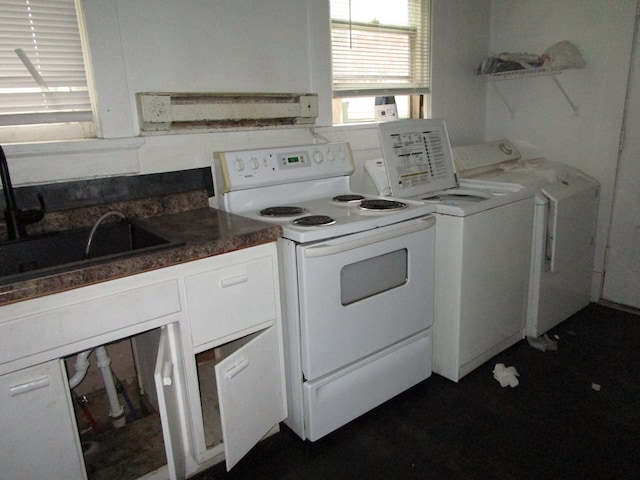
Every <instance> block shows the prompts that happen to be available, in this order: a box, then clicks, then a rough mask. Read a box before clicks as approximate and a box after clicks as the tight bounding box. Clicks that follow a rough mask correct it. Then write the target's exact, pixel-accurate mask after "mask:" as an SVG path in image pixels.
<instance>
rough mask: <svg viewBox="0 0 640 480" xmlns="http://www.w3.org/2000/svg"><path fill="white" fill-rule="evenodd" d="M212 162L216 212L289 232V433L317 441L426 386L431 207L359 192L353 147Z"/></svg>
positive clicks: (283, 260)
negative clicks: (416, 387)
mask: <svg viewBox="0 0 640 480" xmlns="http://www.w3.org/2000/svg"><path fill="white" fill-rule="evenodd" d="M216 160H217V162H216V175H215V177H216V186H217V188H216V192H217V194H218V195H219V197H220V198H219V208H221V209H224V210H227V211H230V212H232V213H235V214H239V215H243V216H246V217H250V218H253V219H256V220H261V221H264V222H276V223H278V224H279V225H281V226H282V230H283V236H282V238H280V239H279V240H278V257H279V258H278V261H279V268H280V277H281V282H282V285H281V287H282V288H281V289H280V290H281V292H282V295H283V297H282V302H283V336H284V345H285V370H286V374H287V406H288V418H287V419H286V420H285V423H287V425H289V427H291V429H292V430H293V431H295V432H296V433H297V434H298V435H299V436H300V437H301V438H303V439H309V440H311V441H315V440H317V439H319V438H321V437H323V436H324V435H327V434H328V433H330V432H332V431H333V430H335V429H337V428H339V427H341V426H342V425H344V424H346V423H348V422H349V421H351V420H353V419H354V418H356V417H358V416H359V415H361V414H363V413H365V412H367V411H368V410H370V409H372V408H374V407H376V406H378V405H380V404H381V403H383V402H384V401H386V400H388V399H390V398H392V397H393V396H395V395H397V394H398V393H400V392H402V391H404V390H406V389H407V388H410V387H411V386H413V385H415V384H416V383H418V382H420V381H422V380H425V379H426V378H428V377H429V376H430V375H431V362H432V353H431V350H432V335H431V325H432V324H433V315H434V302H433V299H434V276H435V274H434V272H435V270H434V261H435V260H434V249H435V233H434V230H435V228H434V224H435V219H434V216H433V215H431V212H432V211H433V210H434V208H433V206H431V205H429V204H427V203H425V202H422V201H416V200H404V199H403V200H399V199H397V198H389V197H385V196H380V195H373V194H372V195H361V194H358V193H354V192H352V191H351V189H350V175H351V174H352V173H353V172H354V170H355V167H354V163H353V159H352V156H351V151H350V148H349V145H348V144H346V143H335V144H315V145H306V146H291V147H283V148H270V149H258V150H244V151H233V152H222V153H218V154H216Z"/></svg>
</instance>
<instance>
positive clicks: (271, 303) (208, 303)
mask: <svg viewBox="0 0 640 480" xmlns="http://www.w3.org/2000/svg"><path fill="white" fill-rule="evenodd" d="M274 260H275V259H274V257H273V256H265V257H260V258H257V259H253V260H248V261H243V262H238V263H236V264H232V265H229V266H225V267H221V268H218V269H212V270H208V271H205V272H202V273H198V274H194V275H190V276H188V277H186V278H185V287H186V291H187V302H188V305H189V318H190V321H191V340H192V342H193V345H194V346H197V345H202V344H204V343H207V342H211V341H213V340H216V339H218V338H220V339H222V338H225V337H229V336H230V335H233V334H234V333H237V332H242V331H245V330H248V329H251V328H252V327H255V326H256V325H260V324H264V323H265V322H272V321H274V320H275V318H276V301H277V299H276V293H277V289H276V286H275V283H274V282H275V278H277V277H276V272H275V265H274Z"/></svg>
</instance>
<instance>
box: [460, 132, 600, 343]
mask: <svg viewBox="0 0 640 480" xmlns="http://www.w3.org/2000/svg"><path fill="white" fill-rule="evenodd" d="M453 152H454V158H455V162H456V165H457V169H458V172H459V174H460V176H461V177H465V178H473V179H478V180H490V181H498V182H507V183H509V184H512V183H518V184H520V185H526V186H529V187H532V188H534V189H536V191H537V194H536V207H535V219H534V236H533V248H532V257H531V281H530V292H529V306H528V312H527V323H526V329H525V332H526V335H527V336H530V337H538V336H540V335H542V334H544V333H545V332H546V331H547V330H549V329H550V328H552V327H554V326H556V325H558V324H559V323H560V322H562V321H563V320H565V319H566V318H568V317H570V316H571V315H573V314H574V313H576V312H577V311H579V310H581V309H582V308H584V307H586V306H587V305H588V304H589V301H590V293H591V279H592V275H593V255H594V238H595V231H596V218H597V208H598V196H599V183H598V182H597V181H596V180H594V179H593V178H591V177H589V176H587V175H586V174H585V173H583V172H581V171H580V170H578V169H576V168H574V167H570V166H569V165H566V164H563V163H559V162H554V161H551V160H547V159H544V158H537V159H533V160H523V159H522V158H521V155H520V152H519V151H518V149H517V148H516V147H515V145H514V144H513V143H512V142H510V141H508V140H499V141H496V142H489V143H482V144H477V145H467V146H463V147H456V148H454V149H453Z"/></svg>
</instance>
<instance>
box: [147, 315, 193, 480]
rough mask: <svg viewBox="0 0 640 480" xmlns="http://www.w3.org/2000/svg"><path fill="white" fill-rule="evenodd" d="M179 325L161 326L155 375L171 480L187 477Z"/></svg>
mask: <svg viewBox="0 0 640 480" xmlns="http://www.w3.org/2000/svg"><path fill="white" fill-rule="evenodd" d="M179 335H180V332H179V330H178V324H176V323H170V324H168V325H165V326H163V327H161V333H160V341H159V344H158V356H157V361H156V368H155V372H154V380H155V382H156V394H157V399H158V409H159V411H160V418H161V420H162V434H163V437H164V446H165V451H166V454H167V466H168V467H169V475H170V477H171V480H177V479H182V478H185V476H186V467H185V448H184V444H185V442H184V435H183V428H182V425H183V417H182V415H183V413H184V412H185V397H184V385H185V384H184V375H183V362H182V355H181V354H180V340H179Z"/></svg>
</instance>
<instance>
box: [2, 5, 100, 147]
mask: <svg viewBox="0 0 640 480" xmlns="http://www.w3.org/2000/svg"><path fill="white" fill-rule="evenodd" d="M25 1H26V0H25ZM72 3H73V5H74V8H75V16H76V21H77V24H78V31H79V34H80V47H81V49H82V56H83V61H84V70H85V76H86V80H87V94H88V97H89V103H90V117H91V118H90V119H87V120H82V119H73V117H74V116H76V115H75V114H73V113H71V114H61V116H62V117H64V116H68V118H69V120H65V119H64V118H56V119H55V120H54V121H51V122H50V123H24V124H7V125H0V143H3V144H6V143H27V142H43V141H65V140H84V139H91V138H96V137H97V135H98V123H97V111H96V102H95V90H94V82H93V75H92V70H91V62H90V55H89V49H88V39H87V32H86V26H85V18H84V11H83V8H82V0H72ZM30 115H31V114H30V113H26V114H25V116H30ZM85 115H86V114H85Z"/></svg>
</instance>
